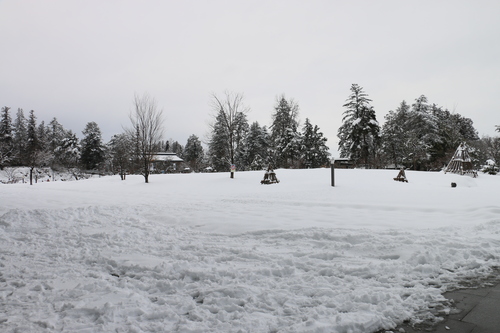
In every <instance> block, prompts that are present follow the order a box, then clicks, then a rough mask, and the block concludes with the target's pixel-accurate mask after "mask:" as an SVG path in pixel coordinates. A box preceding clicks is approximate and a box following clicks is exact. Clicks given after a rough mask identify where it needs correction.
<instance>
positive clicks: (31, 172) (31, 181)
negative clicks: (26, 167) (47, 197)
mask: <svg viewBox="0 0 500 333" xmlns="http://www.w3.org/2000/svg"><path fill="white" fill-rule="evenodd" d="M30 185H33V168H30Z"/></svg>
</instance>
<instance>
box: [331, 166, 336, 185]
mask: <svg viewBox="0 0 500 333" xmlns="http://www.w3.org/2000/svg"><path fill="white" fill-rule="evenodd" d="M330 169H331V172H332V186H335V167H334V166H333V161H332V163H331V164H330Z"/></svg>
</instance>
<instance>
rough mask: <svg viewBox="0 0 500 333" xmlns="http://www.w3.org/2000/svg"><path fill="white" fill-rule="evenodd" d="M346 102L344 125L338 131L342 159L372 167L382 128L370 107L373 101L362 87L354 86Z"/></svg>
mask: <svg viewBox="0 0 500 333" xmlns="http://www.w3.org/2000/svg"><path fill="white" fill-rule="evenodd" d="M346 101H347V103H346V104H344V105H343V107H344V108H346V111H344V113H343V114H344V117H343V118H342V121H343V124H342V126H340V128H339V130H338V138H339V139H340V141H339V151H340V157H347V158H351V159H352V160H353V161H354V163H355V164H356V165H363V166H365V167H371V166H372V164H373V163H374V159H375V153H376V150H377V145H378V143H379V139H380V138H379V132H380V126H379V124H378V121H377V118H376V116H375V111H374V109H373V107H372V106H371V105H370V102H371V99H369V98H368V95H367V94H366V93H365V92H364V91H363V88H362V87H360V86H359V85H357V84H352V86H351V95H350V96H349V98H348V99H347V100H346Z"/></svg>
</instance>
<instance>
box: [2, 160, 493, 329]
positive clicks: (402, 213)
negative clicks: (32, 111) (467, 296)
mask: <svg viewBox="0 0 500 333" xmlns="http://www.w3.org/2000/svg"><path fill="white" fill-rule="evenodd" d="M396 175H397V171H394V170H392V171H383V170H336V187H331V186H330V170H329V169H316V170H277V176H278V178H279V179H280V181H281V182H280V183H279V184H276V185H260V180H261V179H262V178H263V172H240V173H236V176H235V179H229V176H228V174H173V175H153V176H152V177H151V179H150V181H151V183H150V184H144V183H143V178H142V177H140V176H129V177H128V179H127V180H126V181H120V179H119V177H118V176H115V177H103V178H95V179H90V180H84V181H78V182H76V181H73V182H61V181H58V182H44V183H38V184H36V185H33V186H29V185H27V184H13V185H3V184H0V331H2V332H60V331H64V332H346V333H347V332H374V331H376V330H379V329H387V330H389V329H391V328H394V327H395V325H396V324H398V323H401V322H402V321H403V320H407V319H411V320H413V321H414V322H419V321H423V320H434V319H435V318H434V315H435V314H438V315H439V314H443V313H446V312H447V311H449V310H450V308H449V305H448V304H446V303H445V302H444V298H443V297H442V295H441V293H442V292H444V291H446V290H449V289H451V288H456V287H457V286H458V285H459V284H460V283H462V282H463V281H470V280H472V281H474V280H475V279H477V278H481V277H485V276H488V275H490V274H491V273H492V272H493V270H494V269H495V267H498V266H500V205H499V203H498V198H499V193H500V177H499V176H489V175H483V174H481V175H480V176H479V178H476V179H473V178H470V177H468V176H457V175H450V174H447V175H445V174H443V173H425V172H407V176H408V179H409V183H399V182H395V181H393V180H392V178H393V177H395V176H396ZM451 182H456V183H457V185H458V186H457V187H456V188H451V186H450V184H451Z"/></svg>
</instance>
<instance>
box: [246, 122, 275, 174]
mask: <svg viewBox="0 0 500 333" xmlns="http://www.w3.org/2000/svg"><path fill="white" fill-rule="evenodd" d="M269 146H270V142H269V133H268V132H267V128H266V126H263V127H261V126H260V125H259V123H258V122H257V121H255V122H253V123H252V125H250V130H249V132H248V135H247V137H246V156H245V159H246V164H247V165H248V167H249V169H250V170H263V169H264V168H267V167H268V165H269V161H268V159H269Z"/></svg>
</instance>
